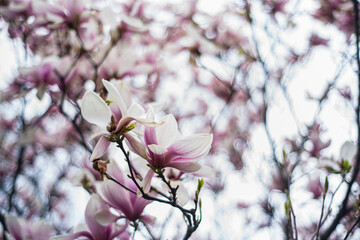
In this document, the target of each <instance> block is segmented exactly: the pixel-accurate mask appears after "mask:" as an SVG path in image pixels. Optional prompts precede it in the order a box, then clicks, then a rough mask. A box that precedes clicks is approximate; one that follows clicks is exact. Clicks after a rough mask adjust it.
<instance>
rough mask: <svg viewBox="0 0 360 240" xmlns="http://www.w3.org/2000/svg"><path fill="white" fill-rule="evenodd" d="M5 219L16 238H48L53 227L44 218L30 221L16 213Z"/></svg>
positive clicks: (40, 239)
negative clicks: (16, 215) (17, 215)
mask: <svg viewBox="0 0 360 240" xmlns="http://www.w3.org/2000/svg"><path fill="white" fill-rule="evenodd" d="M5 221H6V226H7V228H8V231H9V233H10V235H11V236H12V237H13V238H14V239H15V240H27V239H34V240H47V239H49V237H50V233H51V231H52V228H53V227H52V226H51V225H49V224H47V223H45V222H44V221H43V220H40V221H37V222H34V223H30V222H28V221H26V220H25V219H23V218H19V217H15V216H14V215H8V216H7V217H6V220H5Z"/></svg>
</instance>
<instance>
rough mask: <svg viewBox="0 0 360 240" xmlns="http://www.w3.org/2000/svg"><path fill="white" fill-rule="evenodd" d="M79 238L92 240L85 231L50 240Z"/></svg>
mask: <svg viewBox="0 0 360 240" xmlns="http://www.w3.org/2000/svg"><path fill="white" fill-rule="evenodd" d="M79 237H87V238H88V239H93V237H92V235H91V234H90V233H89V232H87V231H81V232H77V233H71V234H66V235H61V236H54V237H51V238H50V240H74V239H78V238H79Z"/></svg>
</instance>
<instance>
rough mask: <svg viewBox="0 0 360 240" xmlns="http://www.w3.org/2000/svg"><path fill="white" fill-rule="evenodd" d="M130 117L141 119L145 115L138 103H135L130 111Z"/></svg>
mask: <svg viewBox="0 0 360 240" xmlns="http://www.w3.org/2000/svg"><path fill="white" fill-rule="evenodd" d="M128 114H129V116H132V117H136V118H140V117H143V116H144V115H145V110H144V108H143V107H142V106H140V105H139V104H137V103H133V104H132V105H131V107H130V108H129V109H128Z"/></svg>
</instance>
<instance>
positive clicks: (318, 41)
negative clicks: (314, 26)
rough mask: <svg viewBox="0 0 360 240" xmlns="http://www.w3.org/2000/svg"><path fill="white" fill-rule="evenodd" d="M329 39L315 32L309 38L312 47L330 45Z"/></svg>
mask: <svg viewBox="0 0 360 240" xmlns="http://www.w3.org/2000/svg"><path fill="white" fill-rule="evenodd" d="M328 43H329V39H325V38H322V37H320V36H319V35H317V34H315V33H313V34H312V35H311V36H310V38H309V45H310V47H314V46H325V47H326V46H328Z"/></svg>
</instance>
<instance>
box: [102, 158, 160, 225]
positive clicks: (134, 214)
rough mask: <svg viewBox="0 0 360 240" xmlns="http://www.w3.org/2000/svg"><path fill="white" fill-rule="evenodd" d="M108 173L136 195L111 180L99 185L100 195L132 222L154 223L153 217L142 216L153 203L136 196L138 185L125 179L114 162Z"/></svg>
mask: <svg viewBox="0 0 360 240" xmlns="http://www.w3.org/2000/svg"><path fill="white" fill-rule="evenodd" d="M107 173H108V174H109V175H111V176H112V177H113V178H114V179H116V181H118V182H120V183H122V184H123V185H125V186H126V187H127V188H129V189H130V190H132V191H134V192H135V193H134V192H130V191H128V190H127V189H124V188H123V187H122V186H120V185H119V184H117V183H115V182H113V181H111V180H105V181H104V182H101V183H99V184H98V185H97V191H98V194H99V195H100V196H101V197H102V198H103V199H104V201H105V202H107V203H108V204H109V205H110V206H111V207H113V208H115V209H117V210H119V211H120V212H122V213H123V214H124V215H125V217H126V218H127V219H128V220H130V221H136V220H139V219H141V221H144V222H148V223H150V222H152V220H153V218H152V217H150V216H143V215H142V212H143V210H144V208H145V206H146V205H147V204H149V203H151V201H149V200H146V199H143V198H139V197H138V196H137V195H136V192H137V190H138V189H137V187H136V184H135V183H134V182H132V181H131V180H129V179H128V178H124V177H123V173H122V171H121V169H120V168H119V167H118V166H117V165H116V163H114V162H113V161H112V162H111V163H110V164H109V165H108V169H107Z"/></svg>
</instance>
